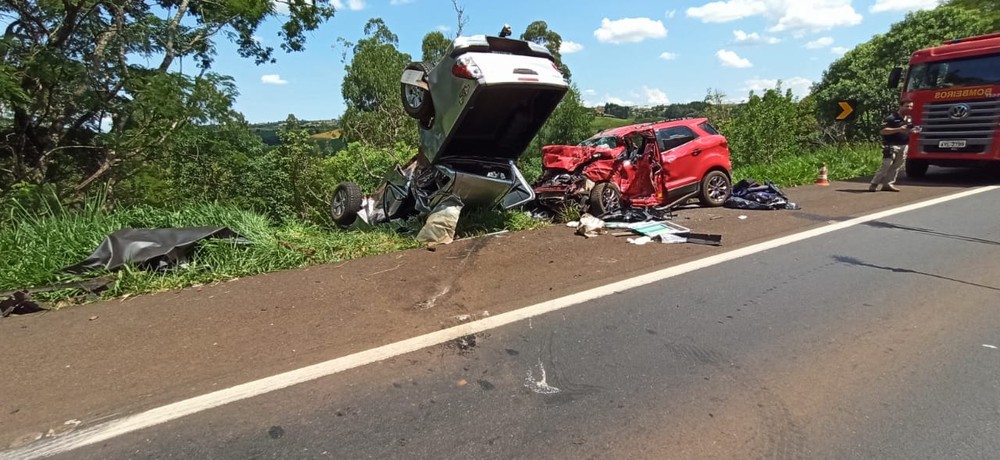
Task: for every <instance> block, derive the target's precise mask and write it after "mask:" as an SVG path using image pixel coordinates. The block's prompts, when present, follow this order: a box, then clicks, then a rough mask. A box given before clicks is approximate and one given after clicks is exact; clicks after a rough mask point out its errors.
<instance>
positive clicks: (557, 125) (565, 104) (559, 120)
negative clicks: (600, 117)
mask: <svg viewBox="0 0 1000 460" xmlns="http://www.w3.org/2000/svg"><path fill="white" fill-rule="evenodd" d="M593 121H594V111H593V110H590V109H588V108H586V107H584V106H583V102H582V101H581V99H580V90H579V89H577V87H576V86H575V85H574V86H571V87H570V89H569V91H568V92H567V93H566V95H565V96H563V99H562V101H560V102H559V105H558V106H556V109H555V111H553V112H552V116H550V117H549V119H548V120H547V121H546V122H545V125H544V126H543V127H542V130H541V132H540V134H539V137H540V138H541V141H542V145H550V144H563V145H575V144H577V143H579V142H580V141H582V140H584V139H586V138H588V137H590V136H591V135H592V134H594V128H593V126H592V123H593Z"/></svg>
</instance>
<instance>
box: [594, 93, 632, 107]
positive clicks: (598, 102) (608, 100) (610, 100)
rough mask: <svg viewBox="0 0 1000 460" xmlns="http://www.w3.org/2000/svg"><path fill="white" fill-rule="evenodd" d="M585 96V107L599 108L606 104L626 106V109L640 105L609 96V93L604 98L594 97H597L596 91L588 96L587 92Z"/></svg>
mask: <svg viewBox="0 0 1000 460" xmlns="http://www.w3.org/2000/svg"><path fill="white" fill-rule="evenodd" d="M584 94H585V95H586V96H587V97H585V98H584V101H583V105H585V106H587V107H599V106H603V105H604V104H616V105H621V106H625V107H630V106H635V105H638V104H636V103H635V102H633V100H630V99H622V98H620V97H617V96H612V95H610V94H607V93H605V94H604V96H603V97H594V96H596V95H597V92H596V91H591V93H590V94H587V93H586V92H585V93H584ZM633 96H635V97H638V95H637V94H634V95H633Z"/></svg>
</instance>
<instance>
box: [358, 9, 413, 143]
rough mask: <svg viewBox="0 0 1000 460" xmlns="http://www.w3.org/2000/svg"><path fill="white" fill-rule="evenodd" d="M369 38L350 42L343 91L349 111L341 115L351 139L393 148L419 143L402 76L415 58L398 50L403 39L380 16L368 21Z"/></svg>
mask: <svg viewBox="0 0 1000 460" xmlns="http://www.w3.org/2000/svg"><path fill="white" fill-rule="evenodd" d="M364 32H365V38H363V39H361V40H358V43H356V44H349V43H346V42H344V43H345V44H347V45H348V46H349V47H350V48H351V50H352V55H351V58H350V62H349V63H348V64H347V66H346V67H345V68H344V70H346V72H347V74H346V75H345V76H344V83H343V85H342V86H341V92H342V93H343V95H344V103H345V104H346V105H347V110H346V111H344V116H343V117H342V118H341V124H342V125H343V127H344V132H345V134H346V135H347V138H348V139H349V140H350V141H360V142H364V143H366V144H368V145H371V146H376V147H389V146H393V145H395V144H396V143H397V142H405V143H407V144H410V145H416V142H417V124H416V122H415V121H414V120H413V119H412V118H410V117H409V116H407V115H406V113H405V112H404V111H403V104H402V103H401V102H400V99H399V76H400V74H402V73H403V69H404V68H405V67H406V64H408V63H409V62H410V61H411V58H410V55H409V54H406V53H402V52H400V51H399V49H397V45H398V44H399V39H398V38H397V37H396V34H394V33H392V31H391V30H389V27H388V26H386V25H385V22H384V21H383V20H382V19H380V18H374V19H370V20H369V21H368V23H366V24H365V28H364Z"/></svg>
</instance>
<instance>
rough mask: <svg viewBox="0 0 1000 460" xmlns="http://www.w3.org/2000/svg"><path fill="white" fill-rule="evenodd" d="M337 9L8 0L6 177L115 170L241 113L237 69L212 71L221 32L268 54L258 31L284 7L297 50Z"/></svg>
mask: <svg viewBox="0 0 1000 460" xmlns="http://www.w3.org/2000/svg"><path fill="white" fill-rule="evenodd" d="M333 14H334V9H333V8H332V7H331V6H330V5H329V2H328V1H326V0H315V1H314V0H283V1H280V2H276V1H272V0H230V1H225V2H203V1H191V0H156V1H145V2H140V1H128V2H123V1H114V0H62V1H55V0H3V1H0V17H5V18H7V19H8V21H9V22H8V23H7V27H6V29H5V31H4V35H3V38H2V39H0V96H2V97H3V98H4V105H3V107H2V112H3V113H2V116H3V118H4V122H3V124H2V125H0V131H2V134H3V137H2V138H0V173H2V176H0V188H6V187H7V186H9V185H10V184H11V183H16V182H28V183H36V184H37V183H45V182H57V181H63V182H75V183H76V184H77V185H76V186H75V187H74V188H75V189H76V190H81V189H83V188H85V187H86V186H87V185H89V184H90V183H92V182H93V181H95V180H97V179H99V178H102V177H107V178H108V181H113V180H114V178H115V177H116V174H117V173H118V172H119V167H120V166H121V165H123V164H126V163H129V162H141V161H143V160H144V159H145V158H147V157H149V156H150V155H153V154H155V153H156V152H160V151H163V150H165V149H164V147H165V145H166V144H169V143H170V142H171V141H172V140H173V139H174V138H175V136H176V134H177V133H178V132H180V131H182V130H184V129H186V128H187V127H189V126H191V125H192V124H198V123H213V122H220V121H223V120H227V119H234V118H239V116H238V114H236V113H234V112H233V110H232V109H231V107H232V102H233V99H234V98H235V96H236V94H237V89H236V87H235V86H234V85H233V83H232V80H231V79H230V78H228V77H225V76H222V75H218V74H215V73H212V72H211V70H210V69H211V65H212V62H213V59H214V57H215V55H216V40H217V39H219V38H220V37H221V38H223V39H225V40H230V41H232V42H234V43H235V44H236V45H237V47H238V53H239V54H240V55H241V56H242V57H245V58H248V59H253V60H254V62H256V63H264V62H272V61H274V56H273V52H274V50H273V49H272V48H271V47H268V46H264V45H262V44H261V43H260V42H259V41H258V40H257V39H256V38H255V36H254V35H255V33H256V32H257V31H258V29H259V28H260V26H261V25H262V24H263V23H264V22H265V20H267V19H269V18H273V17H280V18H281V20H282V21H283V24H282V27H281V29H280V31H279V35H280V37H281V39H282V42H281V45H280V47H281V48H282V49H283V50H285V51H301V50H303V49H304V48H305V42H306V33H307V32H308V31H311V30H314V29H316V28H317V27H319V25H320V24H322V23H323V22H325V21H326V20H327V19H329V18H331V17H332V16H333ZM182 59H189V60H190V61H191V62H192V63H193V68H194V72H188V73H186V74H185V73H181V72H179V71H178V70H176V69H175V66H176V64H178V62H180V60H182Z"/></svg>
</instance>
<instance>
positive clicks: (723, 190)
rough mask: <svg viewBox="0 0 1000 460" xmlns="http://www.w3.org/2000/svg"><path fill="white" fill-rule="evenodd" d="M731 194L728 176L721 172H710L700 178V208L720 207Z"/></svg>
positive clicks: (731, 186) (731, 188) (731, 187)
mask: <svg viewBox="0 0 1000 460" xmlns="http://www.w3.org/2000/svg"><path fill="white" fill-rule="evenodd" d="M732 193H733V185H732V182H731V181H730V180H729V176H727V175H726V173H724V172H722V171H719V170H712V171H709V172H708V174H705V177H702V178H701V191H699V195H698V201H700V202H701V205H702V206H706V207H710V208H715V207H719V206H722V204H723V203H725V202H726V200H728V199H729V195H731V194H732Z"/></svg>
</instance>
